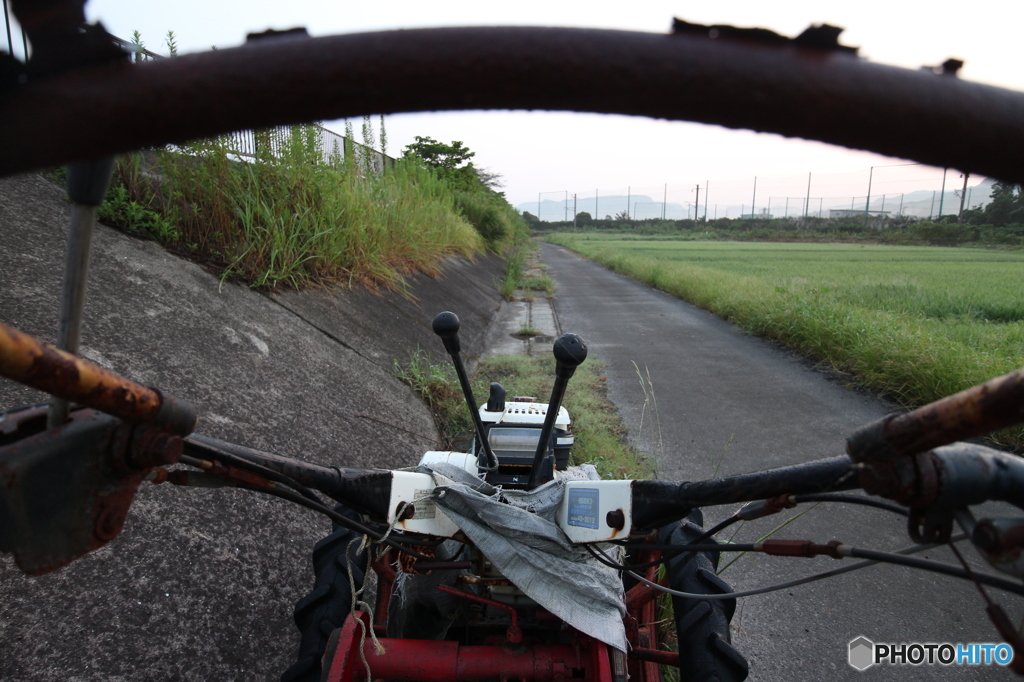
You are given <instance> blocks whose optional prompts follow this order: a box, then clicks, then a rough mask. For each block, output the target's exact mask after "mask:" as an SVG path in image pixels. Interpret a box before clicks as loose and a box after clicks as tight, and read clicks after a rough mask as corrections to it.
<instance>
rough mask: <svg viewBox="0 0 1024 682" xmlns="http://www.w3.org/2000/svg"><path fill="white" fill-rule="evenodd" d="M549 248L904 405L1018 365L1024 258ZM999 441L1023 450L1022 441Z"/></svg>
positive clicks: (783, 248)
mask: <svg viewBox="0 0 1024 682" xmlns="http://www.w3.org/2000/svg"><path fill="white" fill-rule="evenodd" d="M546 239H548V240H549V241H552V242H554V243H558V244H562V245H563V246H567V247H569V248H571V249H573V250H574V251H577V252H579V253H580V254H582V255H584V256H586V257H588V258H592V259H594V260H596V261H598V262H600V263H602V264H603V265H605V266H607V267H610V268H611V269H613V270H616V271H618V272H622V273H623V274H626V275H629V276H631V277H634V278H636V279H638V280H640V281H643V282H646V283H648V284H650V285H652V286H655V287H657V288H659V289H662V290H664V291H667V292H669V293H671V294H673V295H675V296H678V297H679V298H682V299H684V300H687V301H689V302H691V303H693V304H695V305H698V306H700V307H702V308H705V309H707V310H709V311H711V312H713V313H715V314H717V315H719V316H721V317H724V318H726V319H728V320H731V321H733V322H735V323H736V324H738V325H740V326H742V327H743V328H745V329H747V330H748V331H750V332H752V333H754V334H757V335H760V336H765V337H768V338H771V339H775V340H777V341H780V342H782V343H784V344H786V345H788V346H790V347H792V348H794V349H796V350H798V351H800V352H801V353H803V354H805V355H808V356H810V357H812V358H814V359H816V360H818V361H820V362H822V363H825V364H827V365H829V366H831V367H833V368H835V369H836V370H839V371H840V372H844V373H847V374H849V375H851V377H852V378H853V380H854V381H856V382H857V383H859V384H861V385H865V386H868V387H871V388H873V389H875V390H877V391H879V392H881V393H884V394H886V395H887V396H888V397H890V398H894V399H896V400H898V401H899V402H901V403H902V404H904V405H907V406H915V405H921V404H924V403H927V402H931V401H933V400H937V399H938V398H941V397H944V396H946V395H949V394H952V393H955V392H957V391H960V390H963V389H965V388H968V387H970V386H973V385H975V384H978V383H981V382H983V381H986V380H988V379H991V378H993V377H995V376H999V375H1002V374H1005V373H1007V372H1011V371H1013V370H1015V369H1018V368H1020V367H1021V366H1024V253H1020V252H1012V251H990V250H982V249H964V248H946V247H925V246H878V245H860V244H806V243H804V244H793V243H777V242H772V243H765V242H710V241H708V242H700V241H673V240H666V239H655V240H644V239H637V238H635V237H628V238H623V237H621V236H614V235H612V236H610V235H600V234H582V235H580V234H574V235H567V234H555V235H551V236H549V237H547V238H546ZM997 440H999V441H1001V442H1003V443H1005V444H1008V445H1013V446H1014V447H1017V448H1021V447H1022V446H1024V433H1022V432H1021V431H1020V430H1017V431H1014V432H1012V433H1004V434H1002V435H1001V436H1000V437H999V438H997Z"/></svg>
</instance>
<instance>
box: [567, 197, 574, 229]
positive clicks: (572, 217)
mask: <svg viewBox="0 0 1024 682" xmlns="http://www.w3.org/2000/svg"><path fill="white" fill-rule="evenodd" d="M566 203H568V202H566ZM572 226H573V227H574V228H575V227H576V193H575V192H573V193H572Z"/></svg>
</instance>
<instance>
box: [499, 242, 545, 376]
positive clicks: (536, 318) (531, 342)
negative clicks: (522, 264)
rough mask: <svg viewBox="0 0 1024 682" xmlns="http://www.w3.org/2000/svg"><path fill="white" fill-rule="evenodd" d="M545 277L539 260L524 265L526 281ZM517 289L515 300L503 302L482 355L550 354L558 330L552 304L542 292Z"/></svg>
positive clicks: (529, 261)
mask: <svg viewBox="0 0 1024 682" xmlns="http://www.w3.org/2000/svg"><path fill="white" fill-rule="evenodd" d="M542 274H544V270H543V267H542V264H541V262H540V259H539V258H537V257H536V256H534V257H531V258H530V259H529V260H528V261H527V265H526V270H525V276H526V278H531V277H536V276H540V275H542ZM530 293H533V294H534V295H532V296H530V295H528V293H527V290H525V289H516V293H515V300H513V301H506V302H503V303H502V305H501V310H500V311H499V312H498V317H497V319H496V320H495V321H494V326H493V330H492V332H491V334H490V335H489V338H488V344H487V352H486V353H485V355H487V356H494V355H536V354H542V353H550V352H551V348H552V344H553V343H554V341H555V339H556V338H558V335H559V334H561V329H560V328H559V326H558V318H557V317H556V316H555V309H554V306H553V305H552V300H551V299H550V298H547V297H546V296H545V295H544V293H543V292H530Z"/></svg>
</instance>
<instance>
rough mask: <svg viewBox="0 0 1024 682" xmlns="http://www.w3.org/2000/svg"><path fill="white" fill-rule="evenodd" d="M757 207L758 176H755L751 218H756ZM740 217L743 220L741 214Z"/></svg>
mask: <svg viewBox="0 0 1024 682" xmlns="http://www.w3.org/2000/svg"><path fill="white" fill-rule="evenodd" d="M756 205H757V176H756V175H755V176H754V196H753V198H752V199H751V200H750V217H751V218H753V217H754V206H756ZM740 217H741V218H742V217H743V215H742V214H741V215H740Z"/></svg>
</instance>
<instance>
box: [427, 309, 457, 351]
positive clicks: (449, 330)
mask: <svg viewBox="0 0 1024 682" xmlns="http://www.w3.org/2000/svg"><path fill="white" fill-rule="evenodd" d="M459 326H460V323H459V316H458V315H456V314H455V313H451V312H447V311H445V312H443V313H438V314H437V315H436V316H434V321H433V322H432V323H431V327H433V329H434V333H435V334H437V335H438V336H440V337H441V341H442V342H443V343H444V349H445V350H446V351H448V354H449V355H453V354H456V353H458V352H459V351H460V350H461V349H462V347H461V346H460V345H459Z"/></svg>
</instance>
